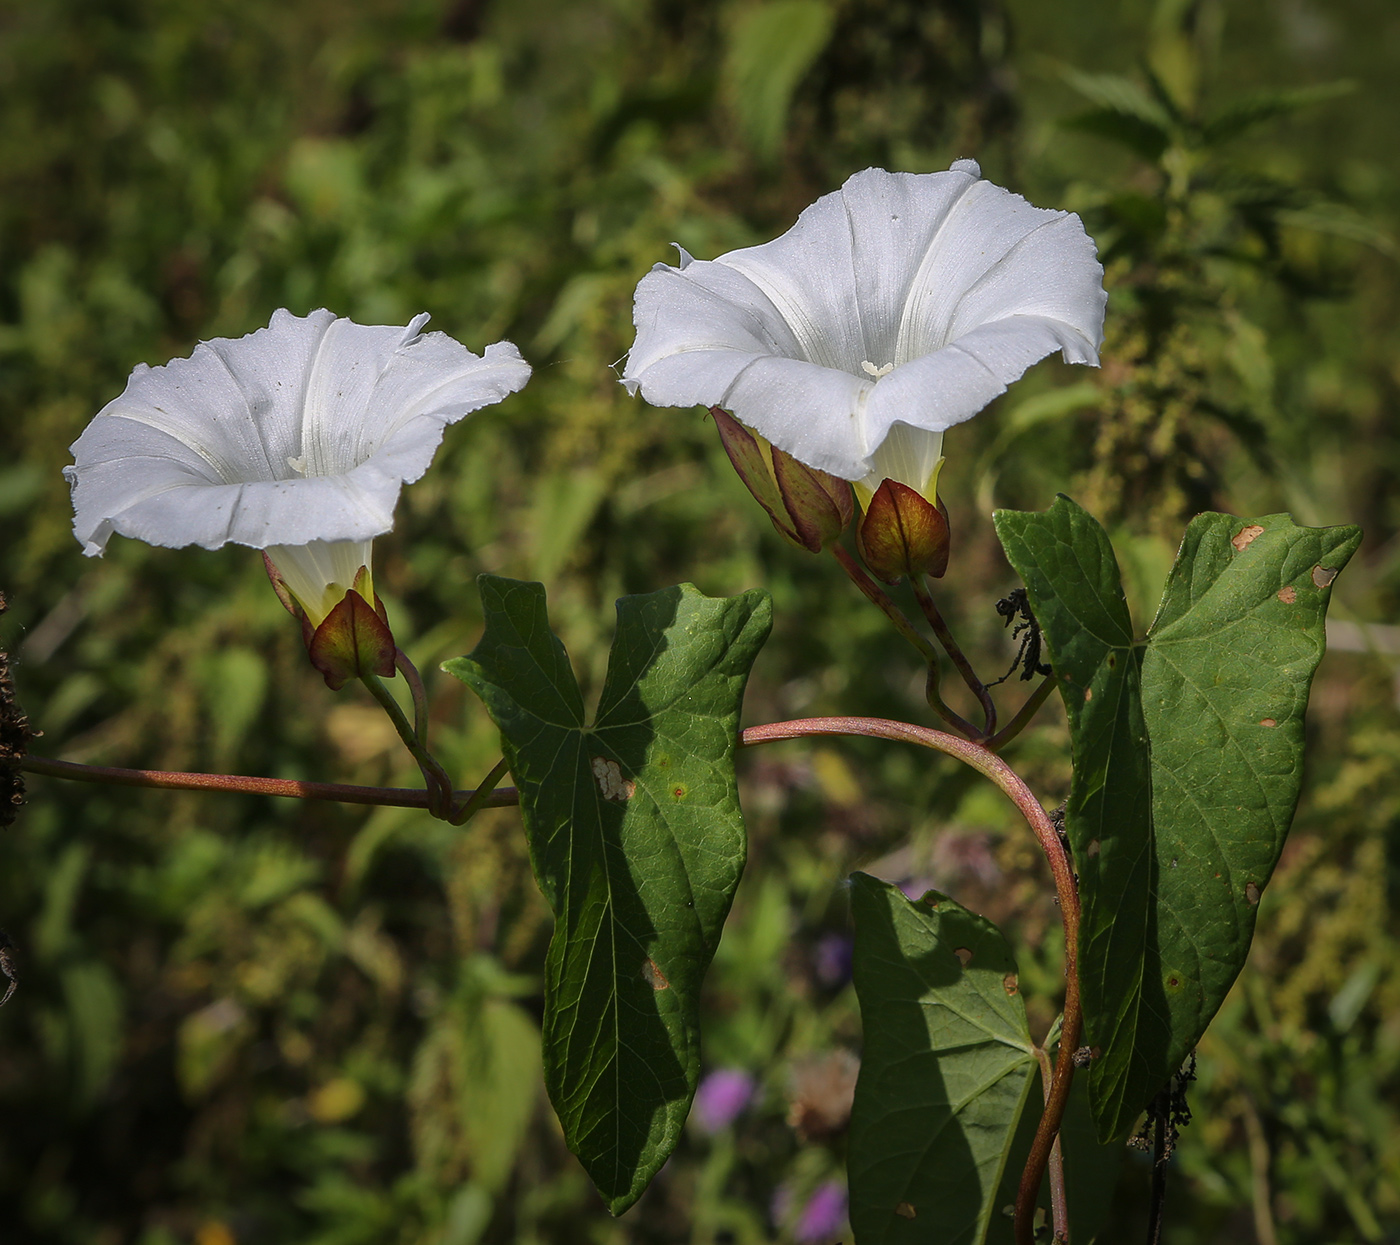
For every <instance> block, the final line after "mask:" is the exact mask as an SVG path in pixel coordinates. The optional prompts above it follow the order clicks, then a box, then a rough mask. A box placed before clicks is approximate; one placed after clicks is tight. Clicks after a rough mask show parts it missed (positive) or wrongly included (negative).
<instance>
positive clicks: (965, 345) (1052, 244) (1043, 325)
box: [623, 160, 1106, 499]
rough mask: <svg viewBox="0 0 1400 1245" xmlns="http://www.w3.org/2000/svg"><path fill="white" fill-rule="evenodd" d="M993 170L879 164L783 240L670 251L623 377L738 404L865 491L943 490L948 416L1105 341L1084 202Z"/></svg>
mask: <svg viewBox="0 0 1400 1245" xmlns="http://www.w3.org/2000/svg"><path fill="white" fill-rule="evenodd" d="M980 178H981V170H980V169H979V168H978V166H977V164H976V163H975V162H974V161H972V160H959V161H957V162H956V163H955V164H954V165H953V167H952V168H951V169H949V170H948V171H947V172H946V173H923V174H914V173H887V172H886V171H885V170H883V169H866V170H865V171H864V172H863V173H857V174H855V175H854V176H853V177H851V178H849V179H848V180H847V182H846V184H845V185H844V186H842V187H841V189H840V190H839V191H837V192H835V193H833V194H829V195H824V196H823V197H822V198H820V199H818V200H817V201H816V202H815V203H814V204H812V205H811V207H809V208H807V210H806V211H805V212H803V213H802V215H801V216H800V217H798V220H797V223H796V224H795V225H794V226H793V227H792V228H791V229H789V230H788V231H787V233H785V234H783V236H782V237H780V238H777V239H775V240H774V241H772V242H768V243H765V244H764V245H762V246H754V247H748V248H746V249H744V250H739V251H730V252H729V253H728V254H727V255H721V256H720V257H719V258H718V259H716V260H713V261H709V262H706V261H703V260H692V259H691V257H690V256H689V255H687V254H686V253H685V252H684V251H682V252H681V262H680V264H679V266H678V267H670V266H668V265H665V264H658V265H656V267H655V268H654V269H653V270H652V271H651V272H650V273H649V274H648V275H647V276H645V277H643V278H642V281H641V283H640V284H639V285H638V286H637V298H636V307H635V312H634V319H635V323H636V326H637V339H636V342H635V344H634V345H633V347H632V351H631V353H630V355H629V356H628V360H627V368H626V371H625V372H624V374H623V383H624V384H626V385H627V386H628V388H629V389H630V390H631V391H632V392H634V393H635V392H636V391H637V390H638V389H640V390H641V392H642V396H643V397H644V398H646V400H647V401H648V402H651V403H653V404H654V405H656V406H694V405H704V406H720V407H724V408H725V409H726V410H729V411H732V412H733V413H734V415H735V417H736V418H738V419H739V420H740V421H742V422H743V423H745V424H748V425H749V426H750V427H752V428H754V429H756V430H757V431H758V432H760V433H761V434H762V435H763V436H764V437H766V438H767V439H768V440H769V441H770V442H772V443H773V444H774V445H776V446H778V447H779V448H781V449H783V450H786V451H787V452H788V453H789V454H791V455H792V456H793V457H794V458H797V459H799V460H800V461H801V462H804V463H806V464H807V465H808V466H810V467H816V468H819V469H820V470H822V471H827V472H830V473H831V474H832V475H836V476H840V477H842V478H843V479H846V480H853V481H857V482H858V483H857V489H858V491H861V492H862V493H863V494H864V495H865V497H866V499H868V497H869V494H870V493H871V492H873V491H874V490H875V489H876V488H877V487H878V486H879V484H880V482H881V481H882V480H884V479H886V478H892V479H895V480H897V481H899V482H900V483H901V484H906V485H908V486H909V487H911V488H914V489H917V490H919V491H920V492H921V493H924V494H925V495H926V496H929V497H930V499H931V498H932V493H933V488H934V483H935V480H936V477H937V470H938V466H939V463H940V462H941V457H940V456H941V453H942V441H943V432H944V430H945V429H947V428H951V427H952V426H953V425H954V424H958V423H961V422H962V421H963V420H966V419H970V418H971V417H972V416H973V415H975V414H977V412H978V411H980V410H981V409H982V408H983V407H984V406H986V405H987V403H988V402H990V401H991V400H992V399H993V398H995V397H996V396H997V395H998V394H1000V393H1002V392H1004V391H1005V389H1006V386H1007V385H1008V384H1009V383H1010V382H1011V381H1013V380H1015V379H1017V377H1019V376H1020V375H1021V374H1022V373H1023V372H1024V371H1025V370H1026V369H1027V368H1028V367H1030V365H1031V364H1032V363H1035V362H1036V361H1037V360H1039V359H1042V358H1044V357H1045V356H1046V355H1047V354H1050V353H1051V352H1052V351H1054V350H1059V351H1060V352H1061V353H1062V354H1063V356H1064V358H1065V360H1066V361H1067V362H1070V363H1090V364H1097V363H1098V347H1099V345H1100V343H1101V341H1102V330H1103V314H1104V304H1105V301H1106V296H1105V294H1104V292H1103V268H1102V266H1101V265H1100V264H1099V262H1098V258H1097V256H1096V253H1095V249H1094V243H1093V241H1092V239H1090V238H1089V237H1088V235H1086V234H1085V232H1084V226H1083V225H1082V224H1081V223H1080V220H1079V217H1077V216H1075V215H1072V214H1071V213H1068V212H1055V211H1047V210H1045V209H1042V208H1036V207H1032V206H1031V205H1030V204H1029V203H1027V202H1026V201H1025V200H1024V199H1023V198H1021V197H1020V196H1019V195H1014V194H1012V193H1011V192H1010V191H1008V190H1004V189H1002V188H1001V187H1000V186H995V185H993V184H992V183H991V182H986V181H981V180H980Z"/></svg>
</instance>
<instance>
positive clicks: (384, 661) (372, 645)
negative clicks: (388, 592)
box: [306, 588, 394, 692]
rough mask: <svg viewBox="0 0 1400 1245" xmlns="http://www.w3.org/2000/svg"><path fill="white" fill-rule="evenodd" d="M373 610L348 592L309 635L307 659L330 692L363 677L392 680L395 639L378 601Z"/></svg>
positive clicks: (354, 592) (357, 595)
mask: <svg viewBox="0 0 1400 1245" xmlns="http://www.w3.org/2000/svg"><path fill="white" fill-rule="evenodd" d="M375 607H377V608H371V607H370V604H369V602H368V601H366V600H365V599H364V597H362V596H361V595H360V594H359V593H358V592H356V591H355V589H353V588H351V589H350V591H349V592H347V593H346V594H345V596H344V597H342V598H341V601H340V604H339V605H337V606H336V607H335V608H334V609H333V610H331V612H330V613H329V614H327V615H326V617H325V620H324V621H323V622H322V623H321V625H320V626H319V627H317V628H316V630H315V631H314V632H313V633H312V636H311V643H310V644H308V645H307V646H306V652H307V656H309V657H310V658H311V664H312V665H313V666H315V667H316V669H317V670H319V671H320V672H321V674H322V675H323V676H324V677H325V680H326V686H327V687H329V688H330V689H331V691H333V692H336V691H339V690H340V689H341V688H342V687H344V686H345V685H346V684H347V683H348V682H350V680H351V679H358V678H362V677H364V676H365V675H370V674H375V675H378V676H379V677H380V678H381V679H392V678H393V677H394V635H393V632H391V631H390V630H389V623H388V620H387V619H386V618H385V617H384V606H383V604H382V603H381V602H380V601H379V599H378V598H376V599H375Z"/></svg>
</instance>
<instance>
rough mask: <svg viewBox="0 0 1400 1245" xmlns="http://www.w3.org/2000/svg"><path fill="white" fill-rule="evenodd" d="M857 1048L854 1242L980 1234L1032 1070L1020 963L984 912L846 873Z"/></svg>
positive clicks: (873, 1244)
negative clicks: (861, 1045)
mask: <svg viewBox="0 0 1400 1245" xmlns="http://www.w3.org/2000/svg"><path fill="white" fill-rule="evenodd" d="M851 907H852V912H853V915H854V917H855V926H856V940H855V987H856V994H857V996H858V997H859V999H860V1014H861V1022H862V1025H863V1028H864V1031H865V1050H864V1053H863V1055H862V1059H861V1069H860V1079H859V1081H858V1082H857V1084H856V1097H855V1107H854V1110H853V1112H852V1115H851V1139H850V1158H849V1161H848V1169H849V1174H850V1189H851V1227H852V1228H853V1230H854V1232H855V1236H856V1239H857V1240H859V1241H860V1242H861V1245H885V1243H886V1242H906V1241H907V1242H910V1243H911V1245H912V1243H913V1242H920V1243H921V1245H922V1242H926V1241H935V1240H936V1241H938V1242H939V1245H981V1243H982V1242H983V1241H984V1240H985V1238H986V1235H987V1231H988V1226H989V1224H990V1223H991V1221H992V1219H993V1216H994V1215H995V1214H996V1213H997V1211H998V1210H999V1207H998V1206H997V1205H996V1202H997V1196H996V1195H997V1190H998V1188H999V1186H1000V1185H1001V1182H1002V1177H1003V1171H1004V1168H1005V1166H1006V1162H1007V1156H1008V1154H1009V1152H1010V1150H1011V1146H1012V1143H1013V1141H1014V1140H1015V1137H1016V1132H1017V1124H1018V1122H1019V1120H1020V1118H1021V1113H1022V1111H1023V1110H1024V1108H1025V1106H1026V1101H1027V1098H1028V1096H1029V1094H1030V1092H1031V1088H1032V1085H1033V1082H1034V1077H1033V1075H1032V1074H1033V1073H1034V1072H1035V1067H1036V1063H1035V1053H1034V1050H1033V1048H1032V1046H1031V1039H1030V1032H1029V1030H1028V1029H1027V1027H1026V1008H1025V1004H1024V1003H1023V1002H1022V1000H1021V995H1020V992H1019V986H1018V983H1017V976H1016V962H1015V960H1014V959H1013V958H1012V956H1011V952H1010V950H1009V949H1008V948H1007V946H1006V942H1005V940H1004V939H1003V938H1002V936H1001V934H1000V932H999V931H998V930H997V928H996V926H994V925H993V924H992V923H991V922H990V921H987V920H985V919H984V918H982V917H980V916H976V915H974V914H973V913H971V912H968V911H967V909H965V908H962V907H960V906H959V905H958V904H956V903H955V902H954V901H953V900H951V899H949V898H947V897H946V896H943V895H940V894H938V893H937V892H936V891H930V892H929V893H928V894H927V895H925V896H924V897H923V899H921V900H919V901H918V902H911V901H910V900H908V899H906V898H905V897H904V895H903V894H902V893H901V892H900V891H899V889H898V888H896V887H893V886H889V885H887V884H886V883H884V882H880V881H878V880H877V879H875V878H872V877H868V876H866V875H865V874H863V873H857V874H855V875H854V876H853V877H852V878H851Z"/></svg>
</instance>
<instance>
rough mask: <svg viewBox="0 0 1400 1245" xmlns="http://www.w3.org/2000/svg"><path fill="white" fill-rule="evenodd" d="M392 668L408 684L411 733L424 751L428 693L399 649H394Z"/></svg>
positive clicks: (426, 732)
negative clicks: (411, 715)
mask: <svg viewBox="0 0 1400 1245" xmlns="http://www.w3.org/2000/svg"><path fill="white" fill-rule="evenodd" d="M394 667H395V668H396V669H397V670H398V672H399V673H400V674H401V675H403V678H404V682H405V683H407V684H408V693H409V695H410V696H412V697H413V733H414V734H415V735H417V736H418V742H419V743H421V744H422V745H423V747H424V749H425V750H426V749H427V747H428V693H427V691H426V690H425V689H424V687H423V676H422V675H421V674H419V673H418V667H417V666H415V665H414V664H413V663H412V662H411V661H409V660H408V654H407V653H405V652H404V651H403V649H401V648H395V649H394Z"/></svg>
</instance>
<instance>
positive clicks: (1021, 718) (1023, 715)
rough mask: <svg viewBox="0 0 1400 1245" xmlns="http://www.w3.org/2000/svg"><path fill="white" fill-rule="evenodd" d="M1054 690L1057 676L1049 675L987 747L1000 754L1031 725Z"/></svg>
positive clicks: (988, 741)
mask: <svg viewBox="0 0 1400 1245" xmlns="http://www.w3.org/2000/svg"><path fill="white" fill-rule="evenodd" d="M1054 690H1055V676H1054V675H1053V674H1047V675H1046V676H1045V679H1044V681H1043V682H1042V683H1041V685H1040V686H1039V687H1037V688H1036V689H1035V691H1033V692H1032V693H1031V694H1030V695H1029V696H1028V697H1026V703H1025V704H1024V705H1022V706H1021V707H1020V708H1019V709H1018V710H1016V716H1015V717H1014V718H1012V719H1011V721H1009V722H1008V723H1007V724H1006V725H1005V726H1003V727H1002V728H1001V730H999V731H998V732H997V733H996V734H995V735H993V736H992V737H991V738H990V739H988V740H987V747H989V748H990V749H991V750H992V751H993V752H1000V751H1001V749H1002V748H1004V747H1005V746H1006V745H1007V744H1009V743H1010V742H1011V741H1012V740H1013V739H1015V738H1016V736H1017V735H1019V734H1020V733H1021V732H1022V731H1023V730H1025V729H1026V727H1027V726H1029V725H1030V721H1031V719H1032V718H1033V717H1035V715H1036V714H1037V713H1039V712H1040V707H1041V705H1043V704H1044V703H1045V702H1046V700H1048V699H1049V697H1050V693H1051V692H1053V691H1054Z"/></svg>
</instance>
